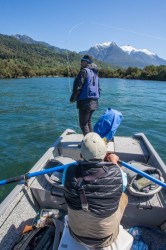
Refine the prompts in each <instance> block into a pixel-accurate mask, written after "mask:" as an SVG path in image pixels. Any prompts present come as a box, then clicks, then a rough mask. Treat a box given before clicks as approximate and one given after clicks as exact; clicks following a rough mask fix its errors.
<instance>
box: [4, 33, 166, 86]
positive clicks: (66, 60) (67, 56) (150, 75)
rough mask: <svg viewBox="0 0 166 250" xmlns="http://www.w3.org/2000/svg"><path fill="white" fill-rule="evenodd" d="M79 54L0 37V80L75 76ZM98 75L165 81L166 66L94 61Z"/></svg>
mask: <svg viewBox="0 0 166 250" xmlns="http://www.w3.org/2000/svg"><path fill="white" fill-rule="evenodd" d="M80 59H81V55H80V54H78V53H76V52H71V51H68V50H56V49H55V47H46V46H44V45H41V44H27V43H23V42H20V41H18V40H17V39H16V38H14V37H11V36H5V35H0V78H1V79H7V78H22V77H23V78H30V77H51V76H52V77H75V76H76V75H77V73H78V72H79V68H80ZM95 63H97V65H98V66H99V76H100V77H103V78H124V79H139V80H155V81H166V66H164V65H160V66H153V65H151V66H146V67H145V68H143V69H140V68H136V67H135V68H133V67H128V68H127V69H123V68H114V67H111V65H109V64H106V63H103V62H101V61H97V60H95Z"/></svg>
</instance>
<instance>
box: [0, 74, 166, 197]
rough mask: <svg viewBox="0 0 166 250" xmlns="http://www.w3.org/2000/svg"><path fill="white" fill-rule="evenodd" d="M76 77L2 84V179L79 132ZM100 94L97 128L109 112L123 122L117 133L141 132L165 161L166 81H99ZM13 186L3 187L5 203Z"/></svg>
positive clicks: (0, 193) (26, 168)
mask: <svg viewBox="0 0 166 250" xmlns="http://www.w3.org/2000/svg"><path fill="white" fill-rule="evenodd" d="M72 83H73V79H69V78H33V79H16V80H0V156H1V161H0V170H1V171H0V179H5V178H9V177H12V176H17V175H20V174H24V173H26V172H27V171H29V169H30V168H31V167H32V166H33V165H34V164H35V162H36V161H37V160H38V159H39V158H40V157H41V156H42V155H43V153H44V152H45V151H46V150H47V148H48V147H49V146H50V145H51V144H52V143H53V142H54V141H55V140H56V138H57V136H58V135H60V134H61V133H62V132H63V131H64V130H65V129H66V128H72V129H74V130H76V131H77V132H80V129H79V126H78V113H77V109H76V107H75V104H70V103H69V98H70V89H71V88H72ZM100 85H101V88H102V94H101V98H100V105H99V109H98V110H97V111H96V112H95V113H94V115H93V124H94V123H95V122H96V121H97V120H98V118H99V117H100V115H102V114H103V113H104V111H105V110H106V108H108V107H111V108H114V109H117V110H119V111H121V112H122V114H123V117H124V119H123V121H122V123H121V125H120V127H119V128H118V130H117V133H116V135H125V136H130V135H132V134H134V133H138V132H143V133H145V135H146V136H147V137H148V139H149V141H150V142H151V143H152V145H153V146H154V148H155V149H156V150H157V152H158V153H159V155H160V156H161V158H162V159H163V161H164V162H166V143H165V141H166V140H165V138H166V111H165V110H166V82H156V81H137V80H123V79H100ZM13 186H14V185H6V186H3V187H1V189H0V200H2V199H3V198H4V197H5V196H6V195H7V193H8V192H9V191H10V190H11V189H12V188H13Z"/></svg>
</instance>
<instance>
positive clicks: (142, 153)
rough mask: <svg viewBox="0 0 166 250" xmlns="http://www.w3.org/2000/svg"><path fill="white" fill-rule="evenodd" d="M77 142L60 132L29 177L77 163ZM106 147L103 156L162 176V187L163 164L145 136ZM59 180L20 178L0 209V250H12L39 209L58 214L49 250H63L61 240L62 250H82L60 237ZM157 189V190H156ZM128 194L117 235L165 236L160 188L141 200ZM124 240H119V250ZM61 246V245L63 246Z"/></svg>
mask: <svg viewBox="0 0 166 250" xmlns="http://www.w3.org/2000/svg"><path fill="white" fill-rule="evenodd" d="M82 139H83V135H82V134H78V133H76V132H75V131H74V130H72V129H66V130H65V131H64V132H63V133H62V134H61V135H60V136H59V137H58V138H57V140H56V141H55V142H54V143H53V145H52V146H51V147H50V148H49V149H48V150H47V151H46V153H45V154H44V155H43V156H42V157H41V158H40V159H39V161H38V162H37V163H36V164H35V165H34V166H33V167H32V169H31V170H30V171H29V173H40V172H41V171H43V170H47V169H51V168H56V167H57V168H58V167H59V166H60V167H61V166H66V165H68V164H74V163H75V162H77V161H79V160H80V144H81V141H82ZM107 145H108V147H107V148H108V151H109V152H112V153H115V154H117V155H118V156H119V158H120V160H121V161H123V162H126V163H127V164H130V165H131V166H134V168H137V166H138V163H140V164H141V165H142V164H143V165H146V166H147V167H148V166H149V167H153V168H155V169H158V170H159V172H161V173H162V181H164V179H166V167H165V164H164V162H163V161H162V159H161V158H160V156H159V154H158V153H157V152H156V150H155V149H154V147H153V146H152V144H151V143H150V142H149V140H148V139H147V137H146V136H145V134H143V133H138V134H134V135H132V136H131V137H129V136H126V137H125V136H114V137H113V139H112V140H111V141H109V142H108V144H107ZM122 167H123V166H122ZM123 169H124V171H125V169H127V168H125V167H123ZM61 177H62V173H61V172H58V171H55V170H54V171H53V172H51V173H46V174H42V175H38V176H37V175H36V176H35V175H34V177H33V176H32V177H31V178H29V179H26V178H24V181H21V182H19V183H18V184H17V185H16V187H15V188H14V189H13V190H12V191H11V193H10V194H9V195H8V196H7V197H6V198H5V200H4V201H3V202H2V203H1V205H0V249H3V250H9V249H13V247H14V245H15V244H16V243H17V242H18V240H19V239H20V235H21V234H22V231H23V230H24V228H25V227H26V225H31V224H32V223H33V221H34V218H36V215H37V214H38V211H44V209H45V210H46V211H47V212H48V211H56V212H55V214H56V213H57V214H61V216H60V215H58V216H55V217H56V219H57V221H58V223H59V224H56V227H57V231H56V237H55V238H56V240H54V248H53V249H65V248H63V247H62V243H64V240H65V239H66V240H68V243H67V242H66V244H69V245H68V248H67V247H66V249H72V250H74V249H85V248H84V247H83V246H82V245H80V246H79V247H78V245H77V247H76V245H75V247H74V245H72V244H78V243H76V242H75V243H73V242H71V241H72V239H71V238H70V237H69V238H68V239H67V237H68V236H69V235H68V236H66V234H65V233H66V231H65V233H64V230H65V228H66V225H67V222H66V221H67V205H66V202H65V199H64V195H63V185H62V183H61ZM158 187H159V186H158V185H157V187H156V188H158ZM130 191H131V190H129V189H127V190H126V193H127V195H128V198H129V202H128V205H127V208H126V210H125V213H124V215H123V218H122V221H121V226H122V227H123V229H124V230H125V231H126V232H127V234H129V233H128V231H127V230H129V229H130V228H134V227H142V226H144V227H145V228H146V227H147V228H150V229H157V230H160V231H161V232H162V233H163V234H164V233H165V232H166V191H165V189H164V188H160V189H159V190H157V191H156V193H153V195H148V194H146V195H142V196H141V195H138V196H137V195H134V194H133V193H132V192H130ZM57 211H58V212H57ZM62 214H63V216H62ZM165 235H166V234H165ZM132 239H133V237H132ZM125 240H127V236H125ZM125 240H124V239H123V245H124V242H125ZM157 242H158V243H157V244H158V246H160V248H155V249H162V244H163V243H161V242H160V240H159V239H158V241H157ZM70 244H71V245H72V247H70ZM132 244H133V241H132ZM63 246H65V245H64V244H63ZM165 246H166V245H165ZM82 247H83V248H82ZM130 248H131V246H130ZM130 248H128V249H130ZM17 249H19V248H17ZM35 249H36V248H35ZM115 249H117V248H115ZM122 249H124V248H121V249H120V250H122ZM125 249H127V248H125ZM143 249H144V248H143ZM148 249H150V248H148ZM151 249H152V248H151ZM163 249H166V247H165V248H163Z"/></svg>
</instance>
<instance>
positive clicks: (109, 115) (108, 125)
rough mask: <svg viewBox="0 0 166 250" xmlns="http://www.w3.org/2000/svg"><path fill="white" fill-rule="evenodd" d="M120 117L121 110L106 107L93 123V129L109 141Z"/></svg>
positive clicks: (118, 123) (121, 116)
mask: <svg viewBox="0 0 166 250" xmlns="http://www.w3.org/2000/svg"><path fill="white" fill-rule="evenodd" d="M122 119H123V115H122V114H121V112H119V111H117V110H115V109H111V108H108V109H107V110H106V111H105V113H104V114H103V115H102V116H101V117H100V118H99V120H98V121H97V123H96V124H95V125H94V128H93V130H94V132H96V133H97V134H99V135H100V136H101V138H106V139H107V141H110V140H111V139H112V138H113V137H114V134H115V133H116V130H117V128H118V127H119V125H120V123H121V121H122Z"/></svg>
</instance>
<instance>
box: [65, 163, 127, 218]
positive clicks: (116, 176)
mask: <svg viewBox="0 0 166 250" xmlns="http://www.w3.org/2000/svg"><path fill="white" fill-rule="evenodd" d="M80 179H83V181H81V185H80ZM122 182H123V180H122V173H121V170H120V168H119V167H118V166H116V165H112V166H110V167H108V166H103V167H94V166H93V167H89V166H88V163H87V165H82V166H72V167H69V168H68V169H67V171H66V177H65V183H64V192H65V199H66V202H67V204H68V206H69V207H70V208H71V209H74V210H82V209H83V206H82V205H84V206H85V205H88V207H87V208H88V211H91V212H92V213H94V214H96V215H97V216H99V217H101V218H105V217H108V216H111V215H112V214H113V213H114V212H115V211H116V210H117V209H118V206H119V200H120V197H121V194H122V188H123V187H122V186H123V184H122ZM80 191H81V192H82V193H84V197H85V199H84V201H83V202H84V203H87V204H82V199H81V197H80Z"/></svg>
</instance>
